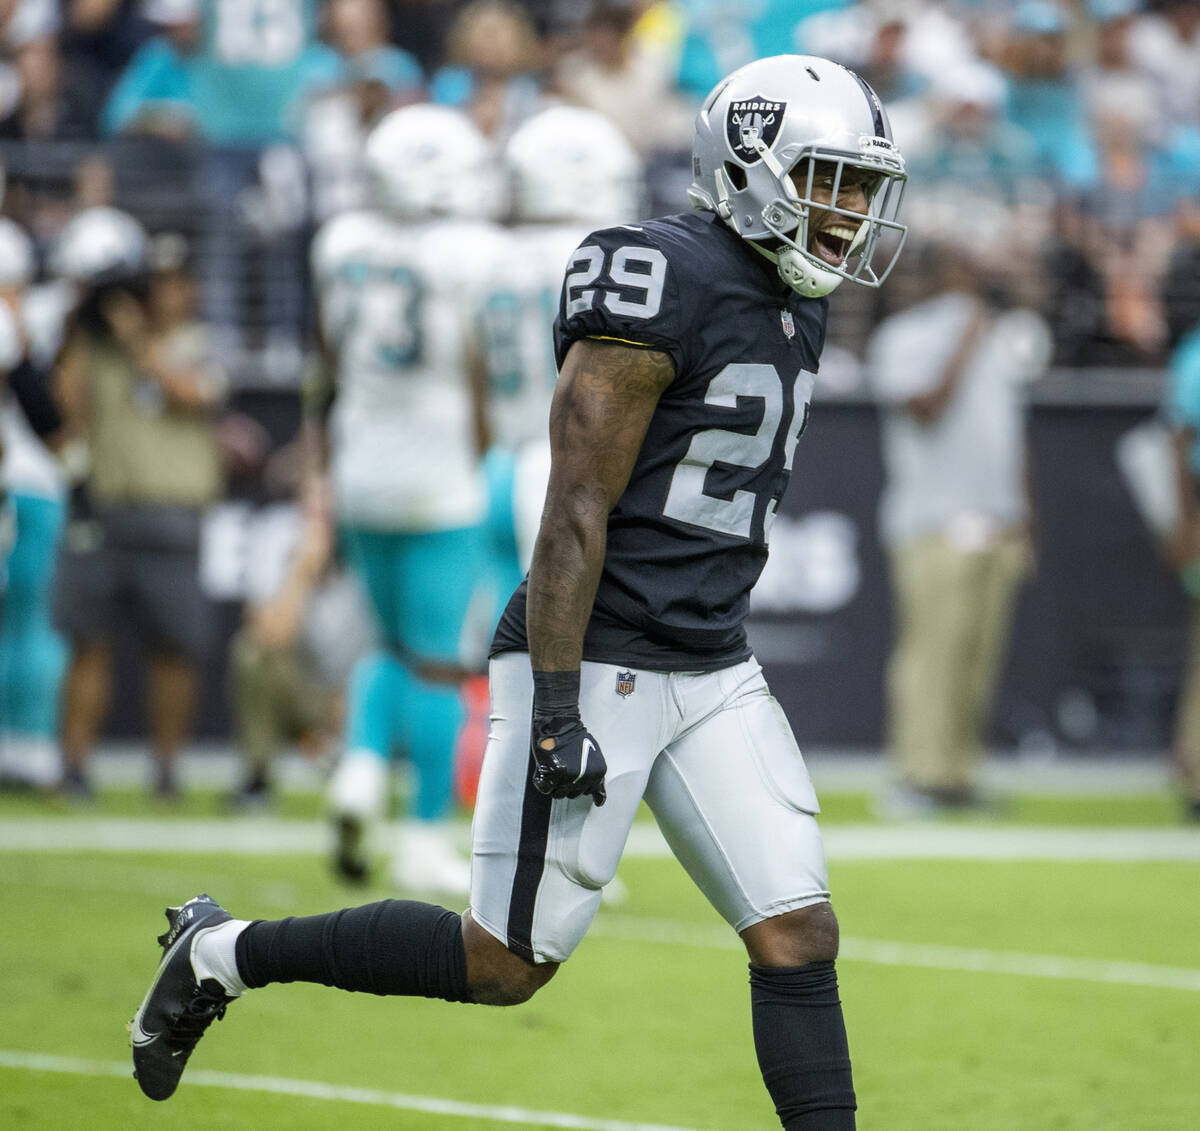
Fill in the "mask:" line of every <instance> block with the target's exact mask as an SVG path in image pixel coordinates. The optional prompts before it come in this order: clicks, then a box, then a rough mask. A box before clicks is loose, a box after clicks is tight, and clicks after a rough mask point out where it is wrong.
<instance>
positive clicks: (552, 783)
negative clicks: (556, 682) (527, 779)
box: [530, 715, 608, 805]
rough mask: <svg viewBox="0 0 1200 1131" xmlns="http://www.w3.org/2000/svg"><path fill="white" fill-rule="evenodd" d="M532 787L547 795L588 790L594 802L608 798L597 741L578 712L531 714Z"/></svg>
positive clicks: (575, 795)
mask: <svg viewBox="0 0 1200 1131" xmlns="http://www.w3.org/2000/svg"><path fill="white" fill-rule="evenodd" d="M530 747H531V750H532V753H533V762H534V768H533V787H534V789H536V790H537V791H538V792H539V793H545V794H548V795H549V796H550V797H580V796H582V795H583V794H585V793H590V794H591V795H592V799H593V800H594V801H595V803H596V804H597V805H603V804H604V802H605V801H607V800H608V795H607V793H605V790H604V775H605V774H606V773H607V772H608V766H607V765H606V764H605V761H604V755H603V754H602V753H600V744H599V743H598V742H597V741H596V740H595V739H594V738H593V737H592V736H591V735H590V734H588V732H587V728H586V727H584V725H583V722H582V720H581V719H580V718H579V716H578V715H557V716H550V717H546V716H541V717H539V716H534V719H533V729H532V741H531V743H530Z"/></svg>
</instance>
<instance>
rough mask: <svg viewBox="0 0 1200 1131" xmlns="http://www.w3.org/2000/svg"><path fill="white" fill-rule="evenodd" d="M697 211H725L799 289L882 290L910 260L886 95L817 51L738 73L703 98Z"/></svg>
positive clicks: (901, 174)
mask: <svg viewBox="0 0 1200 1131" xmlns="http://www.w3.org/2000/svg"><path fill="white" fill-rule="evenodd" d="M692 177H693V181H692V185H691V188H689V189H688V197H689V198H690V199H691V201H692V204H693V206H695V207H696V208H703V209H708V210H710V211H713V212H716V213H717V215H719V216H720V217H721V218H722V219H723V220H724V221H725V222H726V223H727V224H728V225H729V226H730V227H731V228H732V229H733V230H734V231H735V232H737V233H738V235H740V236H741V237H742V238H743V239H745V240H747V241H748V242H749V243H750V245H751V246H752V247H754V248H755V249H756V250H757V251H759V252H761V253H762V254H763V255H764V256H766V257H767V258H768V259H770V260H771V261H772V262H774V263H775V264H776V265H777V267H778V269H779V274H780V276H781V277H782V278H783V280H784V282H785V283H787V285H788V286H790V287H791V288H792V289H793V290H795V291H797V292H798V293H799V294H802V295H805V296H808V297H810V298H817V297H820V296H821V295H827V294H828V293H829V292H830V291H832V290H833V289H834V287H836V286H837V285H838V284H839V283H840V282H841V281H842V280H843V279H849V280H851V281H852V282H855V283H861V284H863V285H864V286H868V287H877V286H879V284H880V283H882V282H883V280H884V279H885V278H886V277H887V275H888V272H889V271H891V269H892V267H893V265H894V264H895V262H896V259H897V257H898V256H899V254H900V249H901V247H902V246H903V243H904V237H905V234H906V229H905V226H904V225H903V224H901V223H900V222H899V220H898V218H897V217H898V215H899V210H900V200H901V196H902V195H903V190H904V182H905V180H906V177H907V175H906V173H905V171H904V159H903V157H901V155H900V151H899V150H898V149H897V148H896V144H895V141H894V140H893V138H892V129H891V125H890V124H889V122H888V118H887V114H886V112H885V111H884V109H883V106H882V104H881V103H880V101H879V98H878V96H877V95H876V94H875V92H874V91H873V90H872V89H871V87H870V86H868V85H867V83H865V82H864V81H863V80H862V79H861V78H859V77H858V75H856V74H855V73H854V72H853V71H850V70H847V69H846V68H845V67H843V66H841V65H840V64H838V63H831V62H830V61H829V60H828V59H820V58H817V57H816V56H813V55H775V56H772V57H771V58H767V59H759V60H757V61H755V62H753V63H748V64H747V65H746V66H744V67H742V68H740V69H739V70H737V71H734V73H733V74H732V75H730V76H729V77H728V78H726V79H724V80H722V82H720V83H719V84H718V85H717V87H716V89H715V90H713V91H712V93H710V94H709V95H708V97H707V98H706V99H705V100H704V104H703V106H702V107H701V108H700V112H699V113H698V114H697V115H696V127H695V136H694V139H693V145H692Z"/></svg>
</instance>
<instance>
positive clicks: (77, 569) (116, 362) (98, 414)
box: [54, 208, 225, 800]
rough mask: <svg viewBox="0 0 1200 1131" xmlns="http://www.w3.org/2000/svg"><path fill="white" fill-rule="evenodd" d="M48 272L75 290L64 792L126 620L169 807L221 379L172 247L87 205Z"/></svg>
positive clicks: (66, 365) (60, 592) (194, 675)
mask: <svg viewBox="0 0 1200 1131" xmlns="http://www.w3.org/2000/svg"><path fill="white" fill-rule="evenodd" d="M55 262H56V266H57V268H58V270H60V271H61V272H62V273H63V274H65V275H67V276H68V277H69V278H72V279H74V280H76V281H78V282H79V283H81V284H83V285H84V290H83V292H82V296H81V298H80V302H79V306H78V308H77V310H76V311H75V313H74V315H73V316H72V320H71V325H70V328H69V330H68V333H67V337H66V341H65V343H64V345H63V350H62V353H61V355H60V356H59V360H58V364H57V367H56V372H55V382H56V385H55V388H56V393H57V396H58V400H59V403H60V406H61V409H62V413H63V417H64V435H65V442H66V444H67V445H68V448H67V450H68V452H69V453H70V454H69V457H68V458H69V462H70V463H71V468H72V476H73V489H72V497H71V509H70V515H69V519H68V525H67V530H66V533H65V537H64V540H63V545H62V548H61V551H60V554H59V558H58V568H57V575H56V578H55V596H54V612H55V621H56V623H57V625H58V627H59V629H60V631H61V632H62V633H63V634H64V635H65V636H66V637H67V638H68V639H69V640H70V643H71V659H70V664H69V667H68V671H67V677H66V683H65V685H64V689H63V704H62V732H61V740H62V748H63V757H64V767H63V781H62V788H63V791H64V792H65V793H67V794H73V795H77V796H88V795H90V793H91V785H90V782H89V781H88V777H87V763H88V759H89V757H90V754H91V751H92V748H93V746H94V744H95V741H96V738H97V736H98V734H99V731H100V728H101V726H102V724H103V722H104V720H105V717H106V716H107V713H108V708H109V702H110V697H111V684H112V665H113V644H114V639H115V637H116V635H117V631H118V629H119V627H120V626H121V625H122V624H124V623H127V622H131V623H132V624H133V625H134V626H135V628H136V630H137V633H138V638H139V640H140V642H141V643H142V645H143V646H144V647H145V650H146V658H147V665H146V680H147V722H148V730H149V740H150V746H151V750H152V753H153V756H154V760H155V768H156V772H155V778H154V786H153V791H154V795H155V797H157V798H159V799H160V800H173V799H174V798H175V797H176V796H177V794H178V783H177V780H176V776H175V763H176V757H177V755H178V752H179V748H180V746H181V745H182V743H183V742H184V741H185V739H186V738H187V736H188V734H189V733H190V728H191V723H192V715H193V710H194V704H195V699H196V693H197V689H198V681H199V663H200V661H201V659H202V657H203V654H204V651H205V647H206V644H207V639H208V633H209V627H210V622H209V608H208V603H207V600H206V598H205V596H204V594H203V592H202V591H201V588H200V581H199V575H198V562H199V548H200V527H201V520H202V517H203V513H204V510H205V508H206V507H207V506H209V505H210V504H211V503H212V502H214V501H215V500H216V499H217V497H218V495H219V493H220V491H221V487H222V482H221V478H222V477H221V466H220V460H219V455H218V448H217V442H216V438H215V434H214V414H215V412H216V410H217V409H218V407H219V406H220V405H221V403H222V401H223V399H224V395H225V377H224V373H223V371H222V370H221V368H220V367H219V366H218V365H217V364H216V362H215V361H214V359H213V357H212V355H211V353H210V343H209V340H208V335H207V330H206V327H205V326H204V324H203V323H201V322H199V321H197V320H196V318H195V315H194V297H195V296H194V288H193V285H192V282H191V277H190V275H189V273H188V269H187V262H186V245H185V244H183V243H182V241H180V240H179V239H177V238H172V239H168V240H165V241H159V242H158V243H156V245H155V246H154V248H153V251H152V248H151V245H150V242H149V240H148V239H147V237H146V233H145V232H144V231H143V229H142V228H141V226H140V225H139V224H138V223H137V221H135V220H134V219H133V218H132V217H131V216H129V215H128V214H126V213H123V212H120V211H118V210H116V209H110V208H94V209H87V210H85V211H83V212H81V213H79V214H78V215H77V216H76V217H75V218H74V219H73V220H72V221H71V222H70V224H69V225H68V226H67V228H66V229H65V230H64V232H63V234H62V237H61V239H60V242H59V245H58V247H57V249H56V253H55Z"/></svg>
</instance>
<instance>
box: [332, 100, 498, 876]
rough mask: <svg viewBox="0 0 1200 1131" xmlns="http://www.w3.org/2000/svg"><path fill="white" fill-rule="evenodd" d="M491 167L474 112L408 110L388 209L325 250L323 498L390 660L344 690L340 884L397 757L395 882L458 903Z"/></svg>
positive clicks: (494, 243) (359, 862)
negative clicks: (478, 292) (474, 339)
mask: <svg viewBox="0 0 1200 1131" xmlns="http://www.w3.org/2000/svg"><path fill="white" fill-rule="evenodd" d="M486 154H487V147H486V143H485V142H484V140H483V137H482V135H480V134H479V132H478V131H477V130H476V129H475V127H474V126H473V125H472V124H471V122H470V120H469V119H468V118H467V117H466V116H465V115H464V114H463V113H462V112H461V111H458V110H454V109H451V108H450V107H444V106H433V105H425V104H423V105H415V106H409V107H404V108H402V109H400V110H396V111H393V112H392V113H391V114H389V115H388V116H387V117H386V118H384V120H383V121H382V122H381V123H380V124H379V125H378V126H377V127H376V128H375V129H374V131H372V133H371V136H370V137H369V139H368V141H367V146H366V152H365V163H366V168H367V175H368V178H369V180H370V183H371V185H372V191H373V193H374V200H375V207H374V208H373V209H371V210H363V211H357V212H347V213H343V214H341V215H340V216H337V217H335V218H334V219H333V220H331V221H330V222H329V223H327V224H326V225H325V226H324V227H323V228H322V229H321V230H320V232H318V234H317V236H316V239H315V240H314V242H313V248H312V264H313V280H314V285H315V287H316V293H317V299H318V306H319V316H320V330H321V334H322V338H323V344H324V353H325V362H324V366H323V373H322V381H323V382H324V392H323V393H319V394H318V395H317V396H316V397H315V398H314V406H315V407H316V408H317V409H319V410H320V411H319V413H315V414H314V417H313V424H314V427H313V428H312V433H311V436H312V444H311V452H312V457H311V458H312V459H313V462H314V464H315V468H316V471H315V478H314V481H313V484H312V486H310V491H315V492H316V493H317V494H318V495H320V494H323V493H324V492H325V491H326V490H329V491H331V492H332V506H333V513H334V515H335V517H336V519H337V522H338V524H339V527H340V533H341V541H342V545H343V546H344V548H345V553H346V557H347V560H348V562H349V563H350V565H351V567H352V569H354V571H355V572H356V573H357V575H358V576H359V578H360V579H361V581H362V583H363V588H364V590H365V591H366V593H367V596H368V598H369V599H370V602H371V604H372V606H373V608H374V611H375V614H376V617H377V621H378V631H379V638H380V641H381V645H382V646H381V648H380V650H378V651H376V652H374V653H372V654H371V655H369V656H367V657H366V658H364V659H363V660H362V661H361V662H360V663H359V664H358V665H357V666H356V667H355V670H354V673H353V676H352V677H351V680H350V686H349V689H348V692H347V727H346V739H345V751H344V754H343V756H342V759H341V761H340V763H339V764H338V767H337V769H336V770H335V772H334V775H333V779H332V781H331V782H330V789H329V796H330V802H331V806H332V811H333V816H334V819H335V824H336V828H337V831H338V847H337V852H336V855H335V861H334V863H335V868H336V870H337V871H338V872H339V874H340V875H341V876H342V877H343V878H345V879H347V880H349V881H352V882H354V881H362V880H364V879H365V878H366V875H367V871H368V867H369V861H370V847H371V846H370V839H369V838H370V832H371V829H372V827H373V826H375V825H376V824H377V822H379V821H380V820H381V819H382V818H383V817H385V816H386V815H387V814H388V810H389V804H388V803H389V800H390V798H391V794H392V790H391V773H390V759H391V757H392V756H393V755H394V754H398V753H401V752H402V753H404V754H405V755H407V758H408V761H409V762H410V763H411V765H412V767H413V768H414V769H415V770H416V773H417V784H416V790H415V795H414V798H413V803H412V813H411V819H410V820H407V821H405V822H403V823H402V825H401V829H400V838H399V841H398V843H397V846H396V854H395V859H394V863H393V875H392V878H393V880H394V881H395V882H396V883H397V884H399V885H400V887H402V888H403V889H405V890H410V891H439V892H445V893H452V894H456V895H465V894H466V892H467V890H468V867H467V861H466V859H465V858H463V857H462V856H461V855H460V854H459V853H458V852H457V851H456V849H455V848H454V845H453V843H452V832H453V829H452V827H451V826H450V825H448V824H447V818H448V817H450V816H451V814H452V809H453V802H454V793H453V768H454V747H455V738H456V736H457V734H458V731H459V728H460V726H461V724H462V721H463V717H464V711H463V706H462V702H461V698H460V690H459V684H460V683H461V681H462V678H463V677H464V675H465V673H466V670H467V668H468V667H470V666H471V664H472V663H474V664H481V663H482V649H481V648H480V649H477V651H478V653H479V655H477V656H466V655H464V648H465V647H466V641H465V637H464V632H466V631H467V625H468V620H469V612H470V606H471V603H472V596H473V594H474V593H475V591H476V588H477V586H478V584H479V579H480V575H481V573H482V570H483V568H484V560H483V559H484V544H483V539H484V535H483V527H482V523H483V518H484V510H485V504H486V499H485V491H486V488H485V482H484V476H483V470H482V453H483V452H484V451H485V450H486V421H485V409H484V404H483V388H482V386H483V375H482V365H481V363H480V362H479V361H478V360H477V359H473V358H472V357H469V356H468V352H469V351H468V350H467V342H468V339H469V337H470V331H471V325H470V322H471V315H472V312H473V310H475V309H476V308H477V305H478V303H477V300H476V299H474V298H473V293H474V289H475V288H476V287H477V286H478V282H477V280H478V279H480V278H481V277H482V276H483V275H484V274H485V272H486V269H487V264H488V263H489V262H490V261H491V259H492V257H493V256H494V255H497V254H498V253H499V247H500V235H499V232H498V231H497V230H496V228H495V227H494V226H493V225H492V224H491V223H489V222H486V221H485V220H483V219H482V217H483V216H484V215H485V214H486V211H487V208H488V207H489V206H490V205H491V204H492V202H491V201H490V200H489V199H488V198H487V192H486V189H487V186H488V185H489V184H490V183H491V180H494V179H495V178H491V179H489V177H488V172H489V171H488V170H487V169H486V168H485V161H486ZM326 469H327V470H326ZM326 474H327V475H328V486H325V478H324V477H325V476H326Z"/></svg>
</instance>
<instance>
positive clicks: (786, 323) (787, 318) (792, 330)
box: [779, 310, 796, 342]
mask: <svg viewBox="0 0 1200 1131" xmlns="http://www.w3.org/2000/svg"><path fill="white" fill-rule="evenodd" d="M779 321H780V322H782V323H783V332H784V333H785V334H786V335H787V336H788V341H789V342H790V341H791V340H792V338H793V337H794V336H795V334H796V323H795V320H794V319H793V318H792V312H791V311H790V310H785V311H784V312H783V313H782V314H781V315H780V316H779Z"/></svg>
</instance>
